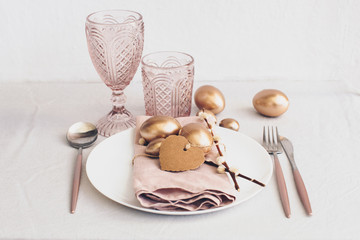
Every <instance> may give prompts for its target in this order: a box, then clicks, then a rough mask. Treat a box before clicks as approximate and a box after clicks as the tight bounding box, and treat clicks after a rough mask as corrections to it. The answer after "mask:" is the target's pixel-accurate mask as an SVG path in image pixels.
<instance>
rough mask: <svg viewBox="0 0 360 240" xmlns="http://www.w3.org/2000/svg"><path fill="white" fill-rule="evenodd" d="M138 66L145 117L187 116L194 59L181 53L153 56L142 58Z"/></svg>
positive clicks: (151, 54)
mask: <svg viewBox="0 0 360 240" xmlns="http://www.w3.org/2000/svg"><path fill="white" fill-rule="evenodd" d="M141 64H142V68H141V70H142V77H143V78H142V81H143V90H144V100H145V111H146V115H150V116H157V115H165V116H172V117H185V116H189V115H190V113H191V100H192V89H193V82H194V59H193V57H192V56H190V55H189V54H186V53H181V52H155V53H150V54H148V55H146V56H144V57H143V58H142V60H141Z"/></svg>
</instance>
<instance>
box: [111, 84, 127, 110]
mask: <svg viewBox="0 0 360 240" xmlns="http://www.w3.org/2000/svg"><path fill="white" fill-rule="evenodd" d="M111 101H112V104H113V112H116V113H122V112H123V111H124V110H125V107H124V105H125V102H126V96H125V94H124V91H122V90H118V91H116V90H115V91H113V92H112V97H111Z"/></svg>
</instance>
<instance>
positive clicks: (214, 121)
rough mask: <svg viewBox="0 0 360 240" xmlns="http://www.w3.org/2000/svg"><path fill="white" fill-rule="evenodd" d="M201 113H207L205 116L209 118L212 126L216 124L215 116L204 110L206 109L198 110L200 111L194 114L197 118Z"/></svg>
mask: <svg viewBox="0 0 360 240" xmlns="http://www.w3.org/2000/svg"><path fill="white" fill-rule="evenodd" d="M201 112H204V113H207V114H208V115H209V116H210V121H212V122H213V123H214V124H215V123H217V119H216V116H215V114H214V113H213V112H212V111H210V110H206V109H200V110H199V111H198V112H197V113H196V116H199V114H200V113H201Z"/></svg>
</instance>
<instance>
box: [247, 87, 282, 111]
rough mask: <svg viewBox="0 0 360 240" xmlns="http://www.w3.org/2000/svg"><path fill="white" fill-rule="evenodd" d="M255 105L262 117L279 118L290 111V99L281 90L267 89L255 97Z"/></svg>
mask: <svg viewBox="0 0 360 240" xmlns="http://www.w3.org/2000/svg"><path fill="white" fill-rule="evenodd" d="M253 105H254V108H255V109H256V111H258V112H259V113H261V114H262V115H265V116H268V117H278V116H280V115H281V114H283V113H284V112H286V110H287V109H288V107H289V99H288V98H287V96H286V95H285V94H284V93H283V92H281V91H279V90H276V89H265V90H262V91H260V92H258V93H257V94H256V95H255V96H254V98H253Z"/></svg>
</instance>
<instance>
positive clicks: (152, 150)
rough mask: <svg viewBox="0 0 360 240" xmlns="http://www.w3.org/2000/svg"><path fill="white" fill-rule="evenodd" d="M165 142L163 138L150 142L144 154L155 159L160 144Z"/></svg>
mask: <svg viewBox="0 0 360 240" xmlns="http://www.w3.org/2000/svg"><path fill="white" fill-rule="evenodd" d="M164 140H165V138H156V139H154V140H152V141H151V142H150V143H149V144H148V145H147V146H146V149H145V153H146V154H149V155H151V156H154V157H157V156H159V153H160V147H161V143H162V142H163V141H164Z"/></svg>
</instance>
